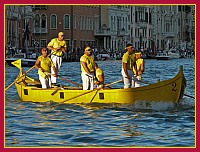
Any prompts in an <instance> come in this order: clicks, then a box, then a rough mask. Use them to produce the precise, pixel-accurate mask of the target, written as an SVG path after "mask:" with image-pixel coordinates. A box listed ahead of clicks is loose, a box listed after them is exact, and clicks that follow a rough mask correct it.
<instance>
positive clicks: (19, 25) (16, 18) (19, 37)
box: [5, 5, 33, 49]
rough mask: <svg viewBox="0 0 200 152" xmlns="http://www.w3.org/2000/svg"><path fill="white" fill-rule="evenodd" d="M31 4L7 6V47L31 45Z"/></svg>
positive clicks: (15, 47)
mask: <svg viewBox="0 0 200 152" xmlns="http://www.w3.org/2000/svg"><path fill="white" fill-rule="evenodd" d="M32 15H33V14H32V7H31V6H27V5H26V6H23V5H22V6H17V5H7V6H5V33H6V34H5V36H6V37H5V47H6V49H8V48H12V49H21V48H29V47H30V46H31V34H32V31H31V25H32Z"/></svg>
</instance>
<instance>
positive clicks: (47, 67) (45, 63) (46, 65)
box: [38, 55, 54, 77]
mask: <svg viewBox="0 0 200 152" xmlns="http://www.w3.org/2000/svg"><path fill="white" fill-rule="evenodd" d="M38 60H39V61H40V66H41V67H42V69H44V72H47V73H50V72H51V67H53V66H54V63H53V62H52V60H51V59H50V58H49V57H46V58H44V57H43V56H42V55H41V56H39V57H38ZM38 74H39V75H41V76H42V77H45V75H44V73H43V72H42V71H40V70H38Z"/></svg>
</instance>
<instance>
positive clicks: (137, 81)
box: [132, 75, 141, 88]
mask: <svg viewBox="0 0 200 152" xmlns="http://www.w3.org/2000/svg"><path fill="white" fill-rule="evenodd" d="M140 80H141V76H136V75H134V77H133V81H132V82H133V85H134V88H137V87H140Z"/></svg>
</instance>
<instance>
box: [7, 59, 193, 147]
mask: <svg viewBox="0 0 200 152" xmlns="http://www.w3.org/2000/svg"><path fill="white" fill-rule="evenodd" d="M97 63H98V65H99V67H100V68H102V69H103V71H104V73H105V83H111V82H114V81H117V80H120V79H122V77H121V61H120V60H119V61H118V60H110V61H98V62H97ZM180 65H183V72H184V74H185V77H186V79H187V87H186V90H185V94H186V95H189V96H192V97H195V90H194V89H195V75H194V73H195V61H194V59H173V60H166V61H159V60H155V59H146V60H145V72H144V74H143V79H142V80H143V81H147V82H148V83H155V82H157V81H158V80H161V81H162V80H166V79H169V78H172V77H174V76H175V75H176V74H177V72H178V70H179V66H180ZM28 69H29V68H24V71H26V70H28ZM5 70H6V71H5V76H6V80H5V83H6V86H8V85H9V84H11V83H12V82H13V81H14V80H15V78H16V77H17V75H18V72H19V69H17V68H16V67H9V66H6V68H5ZM28 75H29V76H31V77H34V78H37V77H38V75H37V71H36V70H35V69H34V70H32V71H30V72H29V73H28ZM59 75H60V76H61V77H64V78H67V79H70V80H72V81H75V82H77V83H81V75H80V64H79V62H63V64H62V67H61V71H60V72H59ZM58 83H59V84H63V85H72V84H68V83H67V82H65V81H63V80H59V81H58ZM142 85H146V84H142ZM112 87H123V83H117V84H114V85H112ZM5 95H6V97H5V146H6V147H30V146H31V147H84V146H86V147H194V146H195V100H194V99H193V98H191V97H188V96H184V97H183V99H182V100H181V102H180V104H178V105H175V106H173V107H170V108H169V107H165V105H160V106H159V107H156V108H153V109H137V108H135V107H132V106H120V105H114V104H112V105H99V104H91V105H74V104H59V105H58V104H55V103H52V102H46V103H33V102H21V101H20V100H19V97H18V95H17V92H16V89H15V86H14V85H13V86H12V87H11V88H10V89H8V90H7V91H6V93H5Z"/></svg>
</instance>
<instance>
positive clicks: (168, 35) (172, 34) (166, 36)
mask: <svg viewBox="0 0 200 152" xmlns="http://www.w3.org/2000/svg"><path fill="white" fill-rule="evenodd" d="M163 36H164V37H165V38H174V37H175V36H176V33H175V32H166V33H163Z"/></svg>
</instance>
